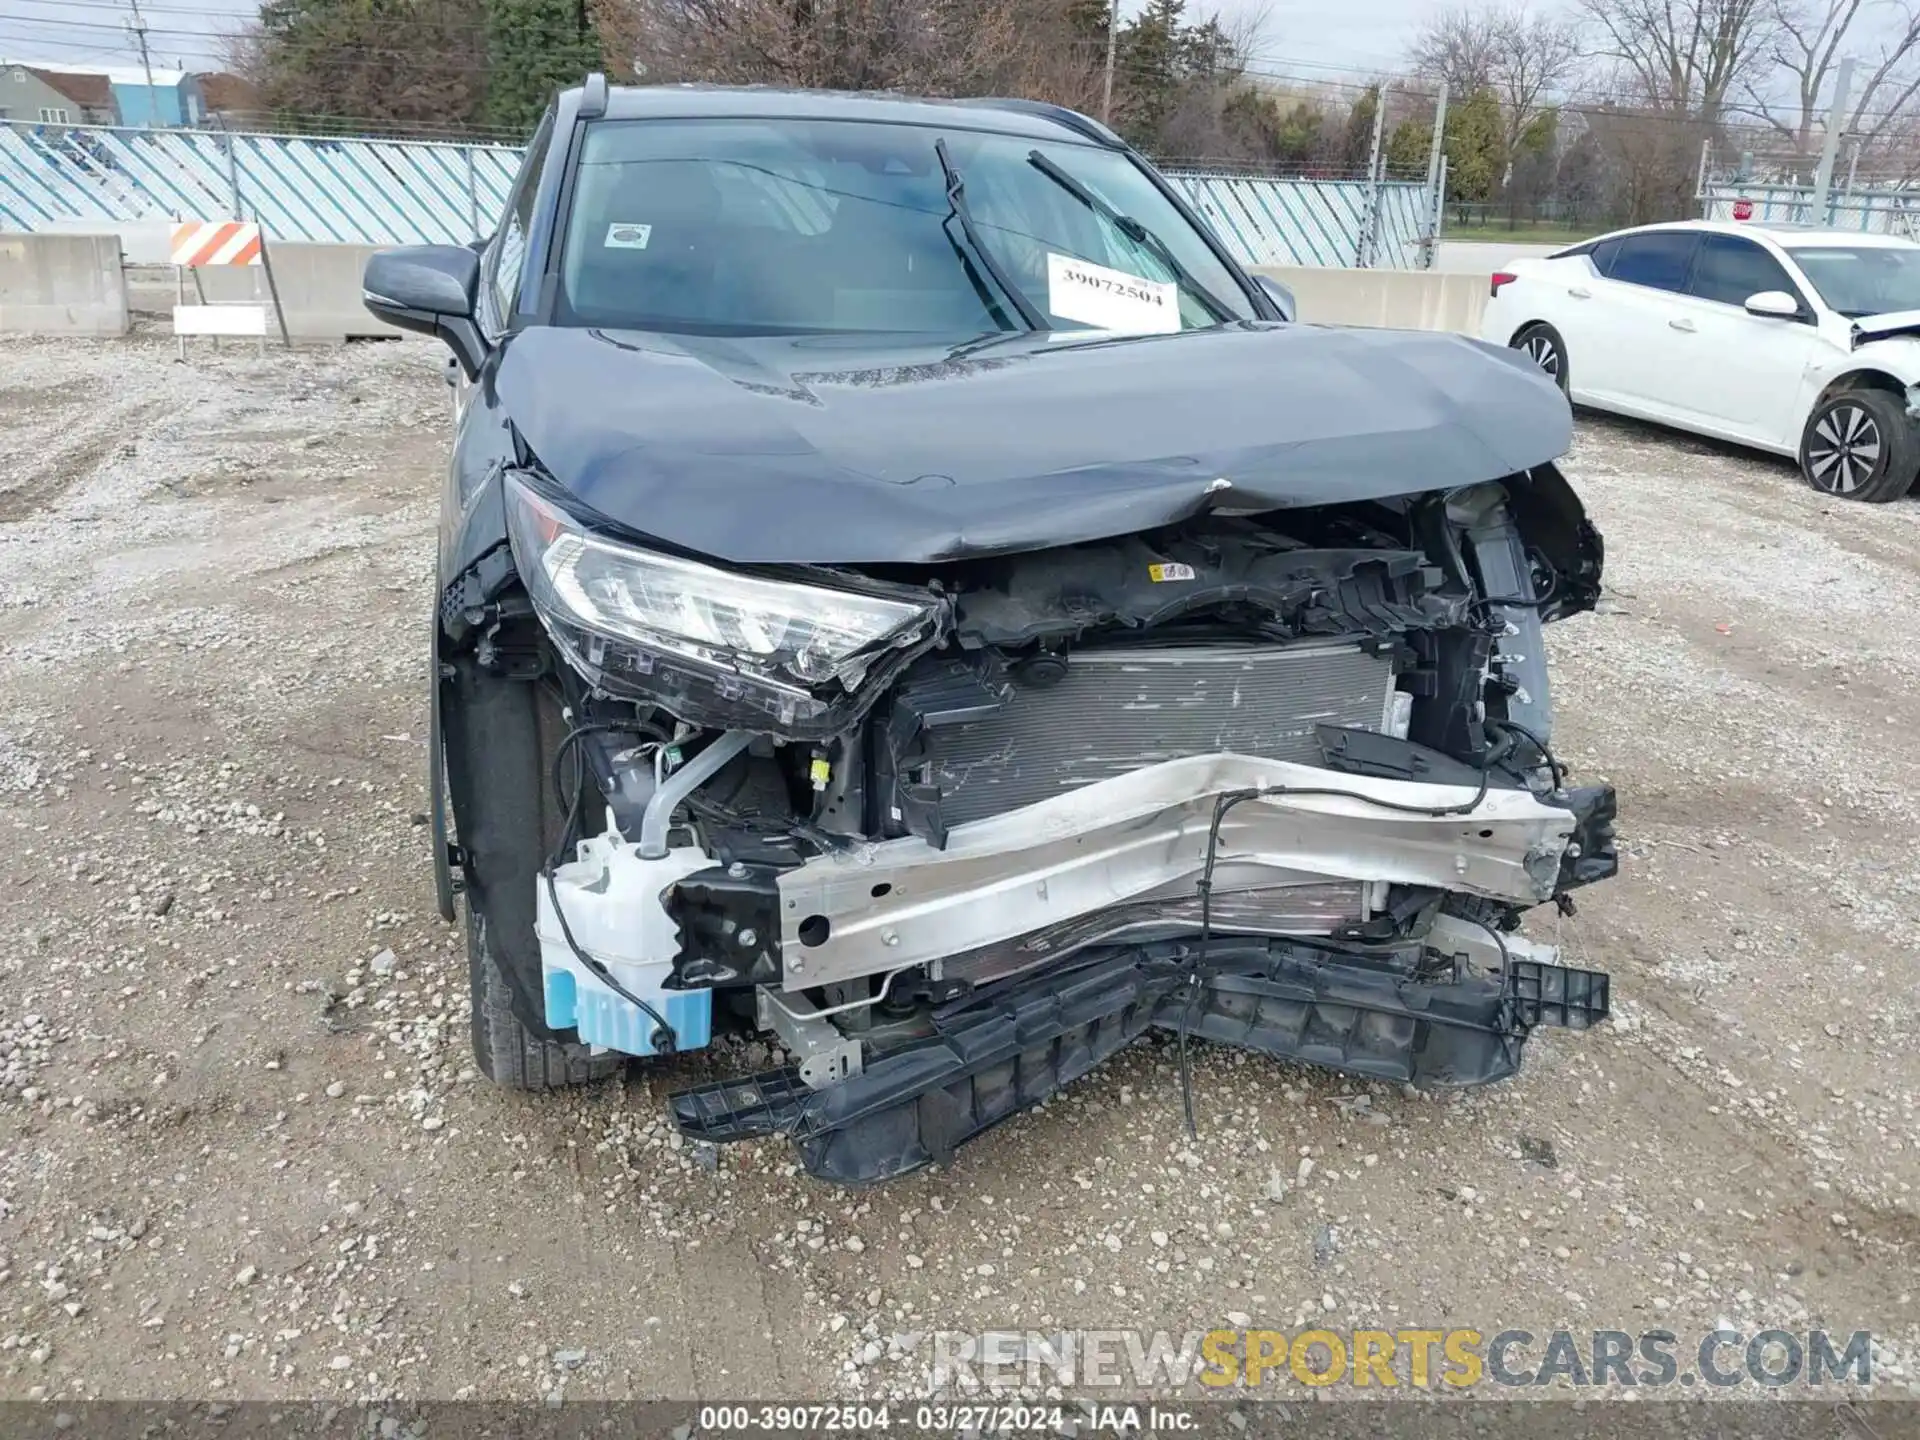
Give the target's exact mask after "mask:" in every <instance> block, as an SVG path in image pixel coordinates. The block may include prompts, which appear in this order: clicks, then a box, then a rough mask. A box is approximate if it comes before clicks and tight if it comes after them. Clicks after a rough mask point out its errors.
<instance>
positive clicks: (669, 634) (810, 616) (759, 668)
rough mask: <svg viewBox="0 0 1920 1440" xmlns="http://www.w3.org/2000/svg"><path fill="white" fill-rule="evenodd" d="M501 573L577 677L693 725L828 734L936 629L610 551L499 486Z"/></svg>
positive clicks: (886, 600) (669, 558) (872, 605)
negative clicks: (507, 548)
mask: <svg viewBox="0 0 1920 1440" xmlns="http://www.w3.org/2000/svg"><path fill="white" fill-rule="evenodd" d="M506 499H507V533H508V538H509V539H510V540H511V542H512V545H513V558H514V564H515V567H516V568H517V569H518V570H519V572H520V578H521V580H522V581H523V582H524V583H525V585H526V587H527V592H528V594H529V595H531V596H532V598H533V604H534V609H535V610H536V611H537V612H538V614H539V616H540V619H541V622H542V623H543V624H544V625H545V626H546V628H547V632H548V634H550V635H551V636H552V637H553V639H554V643H555V644H557V645H558V646H559V647H560V649H561V650H562V652H563V653H565V655H566V656H567V659H568V660H569V661H570V662H571V663H572V664H573V666H574V667H575V668H576V669H578V670H579V671H580V672H581V673H582V674H583V675H585V676H586V677H587V678H588V679H589V680H591V681H593V682H594V683H595V684H596V685H598V686H600V687H601V688H603V689H605V690H608V691H610V692H612V693H615V694H624V695H627V696H629V697H632V698H636V699H644V700H647V701H650V702H652V703H654V704H657V705H659V706H660V707H662V708H663V709H665V710H668V711H669V712H671V713H672V714H674V715H677V716H679V717H680V718H681V719H683V720H686V721H688V722H689V723H691V724H695V725H704V726H712V727H716V728H725V729H763V730H769V731H779V732H782V733H787V734H792V735H795V736H806V735H809V734H811V733H814V732H818V733H820V734H828V733H832V732H833V731H834V730H836V729H838V728H839V727H840V726H841V725H843V724H844V723H845V722H846V720H847V718H849V717H848V708H849V707H848V706H847V704H846V701H847V699H848V697H851V696H852V695H853V694H854V693H855V692H856V691H858V690H859V689H860V688H861V686H862V684H863V682H864V681H865V680H866V679H867V678H868V676H869V674H870V672H871V671H872V670H873V669H874V668H875V667H876V666H880V667H881V668H885V669H889V670H890V669H891V668H892V664H891V663H889V662H892V661H897V660H904V659H906V658H908V657H909V656H910V655H911V654H912V653H915V652H917V651H918V650H920V649H921V648H924V643H930V642H931V641H932V640H933V639H934V638H935V636H936V635H937V632H938V624H939V615H940V612H939V609H938V607H937V606H936V605H935V604H934V603H933V602H932V601H931V600H927V601H920V600H916V599H912V598H908V597H907V596H905V595H903V596H901V597H899V598H896V597H894V596H890V595H883V594H870V593H865V592H862V591H856V590H834V589H827V588H826V587H824V586H816V585H797V584H792V583H790V582H787V581H782V580H767V579H762V578H760V577H757V576H752V575H740V574H736V573H734V572H732V571H729V570H721V569H717V568H715V567H714V566H711V565H703V564H700V563H699V562H698V561H693V560H683V559H681V558H680V557H678V556H675V555H665V554H659V553H656V552H654V551H649V550H642V549H640V548H638V547H636V546H633V545H628V544H623V543H621V542H620V541H617V540H613V539H610V538H608V537H606V536H604V535H600V534H597V533H595V532H594V531H592V530H589V529H587V528H586V527H585V526H583V525H582V524H581V523H580V522H579V521H578V520H576V519H574V518H573V516H571V515H569V514H568V513H567V512H566V511H565V510H564V509H562V508H561V507H560V506H559V505H558V504H556V503H555V502H554V501H553V500H551V499H549V498H548V497H547V496H546V495H544V494H541V493H540V492H538V491H536V490H534V489H532V488H531V487H530V486H528V485H527V484H526V483H525V482H524V481H522V480H520V479H517V478H515V477H513V476H508V477H507V479H506Z"/></svg>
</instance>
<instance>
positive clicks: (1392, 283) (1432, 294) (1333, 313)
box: [1257, 266, 1487, 335]
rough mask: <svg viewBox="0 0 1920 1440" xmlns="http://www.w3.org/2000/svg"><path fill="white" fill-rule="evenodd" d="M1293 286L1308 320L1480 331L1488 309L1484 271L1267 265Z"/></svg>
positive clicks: (1269, 271) (1261, 271)
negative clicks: (1449, 272)
mask: <svg viewBox="0 0 1920 1440" xmlns="http://www.w3.org/2000/svg"><path fill="white" fill-rule="evenodd" d="M1257 273H1259V274H1261V275H1271V276H1272V277H1273V278H1274V279H1276V280H1278V281H1279V282H1280V283H1281V284H1282V285H1285V286H1287V287H1288V288H1289V289H1291V290H1292V291H1293V298H1294V300H1295V302H1296V303H1297V304H1298V306H1299V312H1298V313H1299V318H1300V319H1301V321H1303V322H1304V323H1306V324H1309V325H1371V326H1381V327H1384V328H1386V329H1391V330H1454V331H1458V332H1459V333H1460V334H1463V335H1478V334H1479V333H1480V316H1481V313H1482V312H1483V311H1484V310H1485V309H1486V308H1487V277H1486V276H1485V275H1446V274H1441V273H1439V272H1437V271H1432V270H1334V269H1315V268H1308V267H1304V266H1262V267H1261V268H1260V269H1259V271H1258V272H1257Z"/></svg>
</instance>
